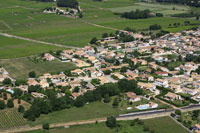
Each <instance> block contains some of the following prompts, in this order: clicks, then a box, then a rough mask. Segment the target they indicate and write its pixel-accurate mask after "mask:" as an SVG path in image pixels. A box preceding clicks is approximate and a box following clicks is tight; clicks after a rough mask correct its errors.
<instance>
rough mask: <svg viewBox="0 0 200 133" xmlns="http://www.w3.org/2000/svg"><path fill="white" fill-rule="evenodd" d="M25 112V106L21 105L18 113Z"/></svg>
mask: <svg viewBox="0 0 200 133" xmlns="http://www.w3.org/2000/svg"><path fill="white" fill-rule="evenodd" d="M24 111H25V109H24V106H22V105H19V107H18V112H20V113H24Z"/></svg>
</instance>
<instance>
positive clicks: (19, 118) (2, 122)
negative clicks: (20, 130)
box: [0, 108, 26, 132]
mask: <svg viewBox="0 0 200 133" xmlns="http://www.w3.org/2000/svg"><path fill="white" fill-rule="evenodd" d="M25 124H26V120H25V119H24V118H23V114H21V113H18V112H17V110H16V109H15V108H14V109H5V110H2V111H0V132H1V129H8V128H13V127H19V126H24V125H25Z"/></svg>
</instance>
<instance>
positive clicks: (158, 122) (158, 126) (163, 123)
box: [144, 117, 187, 133]
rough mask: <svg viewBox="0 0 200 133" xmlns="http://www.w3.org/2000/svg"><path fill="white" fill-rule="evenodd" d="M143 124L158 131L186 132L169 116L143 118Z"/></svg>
mask: <svg viewBox="0 0 200 133" xmlns="http://www.w3.org/2000/svg"><path fill="white" fill-rule="evenodd" d="M144 125H145V126H147V127H149V129H151V130H155V131H156V132H158V133H187V130H185V129H184V128H182V127H181V126H180V125H178V124H177V123H176V122H175V121H174V120H172V119H171V118H170V117H160V118H154V119H148V120H144Z"/></svg>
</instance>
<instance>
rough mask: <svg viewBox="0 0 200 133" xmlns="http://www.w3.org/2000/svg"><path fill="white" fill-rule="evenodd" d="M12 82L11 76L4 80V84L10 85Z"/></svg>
mask: <svg viewBox="0 0 200 133" xmlns="http://www.w3.org/2000/svg"><path fill="white" fill-rule="evenodd" d="M11 82H12V81H11V80H10V79H9V78H6V79H4V80H3V84H4V85H9V84H11Z"/></svg>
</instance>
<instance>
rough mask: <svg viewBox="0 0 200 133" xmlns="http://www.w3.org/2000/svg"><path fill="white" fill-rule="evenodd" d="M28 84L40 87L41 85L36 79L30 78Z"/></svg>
mask: <svg viewBox="0 0 200 133" xmlns="http://www.w3.org/2000/svg"><path fill="white" fill-rule="evenodd" d="M27 84H28V86H36V85H39V83H38V82H37V81H36V80H35V79H34V78H29V79H28V82H27Z"/></svg>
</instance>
